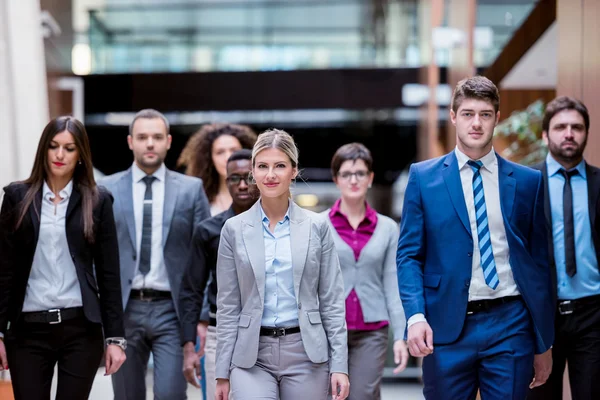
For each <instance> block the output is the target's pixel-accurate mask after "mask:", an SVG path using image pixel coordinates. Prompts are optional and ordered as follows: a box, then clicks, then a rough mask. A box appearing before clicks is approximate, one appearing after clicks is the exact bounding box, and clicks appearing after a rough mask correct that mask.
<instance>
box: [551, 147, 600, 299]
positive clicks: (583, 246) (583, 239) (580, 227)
mask: <svg viewBox="0 0 600 400" xmlns="http://www.w3.org/2000/svg"><path fill="white" fill-rule="evenodd" d="M546 165H547V168H548V190H549V192H550V208H551V210H552V240H553V242H554V260H555V263H556V277H557V283H558V298H559V299H562V300H573V299H579V298H582V297H587V296H593V295H598V294H600V272H598V260H597V259H596V251H595V248H594V242H593V240H592V227H591V223H590V214H589V207H588V188H587V174H586V170H585V162H584V161H582V162H580V163H579V164H578V165H577V166H576V167H575V169H577V171H579V174H577V175H574V176H572V177H571V189H572V190H573V222H574V228H575V261H576V263H577V273H576V274H575V275H574V276H573V277H570V276H569V275H567V271H566V266H565V235H564V219H563V189H564V186H565V178H564V176H563V175H562V174H561V173H560V172H559V171H560V169H561V168H562V166H561V165H560V164H559V163H558V162H557V161H556V160H555V159H554V158H552V156H551V155H550V154H548V157H547V158H546Z"/></svg>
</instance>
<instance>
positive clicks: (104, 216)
mask: <svg viewBox="0 0 600 400" xmlns="http://www.w3.org/2000/svg"><path fill="white" fill-rule="evenodd" d="M28 188H29V186H28V185H26V184H24V183H20V182H17V183H12V184H10V185H9V186H7V187H5V188H4V192H5V194H4V200H3V202H2V210H1V211H0V254H1V257H0V332H5V333H6V332H7V326H8V324H9V322H12V323H14V322H15V321H17V320H18V319H19V315H20V314H21V310H22V309H23V302H24V300H25V291H26V288H27V282H28V280H29V273H30V272H31V266H32V264H33V256H34V254H35V249H36V246H37V241H38V235H39V229H40V217H39V215H40V213H41V202H42V191H41V190H40V191H39V192H38V194H37V196H36V197H35V200H34V202H33V203H32V205H31V206H30V207H29V212H28V213H27V214H26V216H25V218H24V219H23V222H22V224H21V226H20V227H19V229H18V230H16V231H15V230H14V226H15V221H16V218H18V213H19V204H20V202H21V200H23V198H24V196H25V193H26V192H27V189H28ZM98 189H99V196H98V202H97V204H96V205H95V207H94V228H95V242H94V243H93V244H90V243H89V242H88V241H87V240H86V239H85V237H84V235H83V223H82V205H81V194H80V193H79V191H78V190H77V188H76V187H73V192H72V194H71V198H70V199H69V205H68V207H67V215H66V222H65V224H66V226H65V229H66V232H67V242H68V244H69V251H70V252H71V257H72V258H73V262H74V264H75V269H76V271H77V278H78V279H79V286H80V287H81V298H82V301H83V309H84V313H85V316H86V318H87V319H88V320H90V321H91V322H96V323H101V324H102V325H103V328H104V334H105V336H106V337H124V336H125V332H124V328H123V304H122V302H121V281H120V275H119V248H118V243H117V233H116V230H115V222H114V218H113V210H112V196H111V194H110V192H108V191H107V190H106V189H104V188H102V187H98ZM34 207H35V209H34ZM9 333H10V332H9Z"/></svg>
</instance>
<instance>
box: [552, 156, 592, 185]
mask: <svg viewBox="0 0 600 400" xmlns="http://www.w3.org/2000/svg"><path fill="white" fill-rule="evenodd" d="M546 168H547V169H548V176H553V175H555V174H557V173H558V171H560V170H561V169H563V166H562V165H560V163H559V162H558V161H556V160H555V159H554V157H552V155H551V154H550V153H548V155H547V156H546ZM573 169H576V170H577V171H578V172H579V175H581V176H582V177H583V179H587V176H586V171H585V161H584V160H581V162H580V163H579V164H577V166H576V167H575V168H573Z"/></svg>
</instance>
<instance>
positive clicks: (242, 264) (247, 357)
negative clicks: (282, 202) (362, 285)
mask: <svg viewBox="0 0 600 400" xmlns="http://www.w3.org/2000/svg"><path fill="white" fill-rule="evenodd" d="M289 215H290V234H291V244H292V268H293V273H294V293H295V295H296V302H297V304H298V321H299V324H300V332H301V335H302V342H303V344H304V349H305V350H306V354H307V355H308V357H309V358H310V359H311V361H312V362H314V363H324V362H329V365H330V372H332V373H333V372H341V373H348V345H347V332H346V317H345V312H346V310H345V300H344V283H343V280H342V274H341V270H340V264H339V260H338V255H337V251H336V250H335V246H334V243H333V238H332V235H331V231H330V228H329V225H328V223H327V221H326V220H325V219H324V218H323V217H322V216H319V215H318V214H316V213H313V212H311V211H307V210H304V209H302V208H300V207H299V206H297V205H296V204H294V203H293V202H292V203H291V205H290V214H289ZM264 249H265V246H264V239H263V224H262V221H261V213H260V201H259V202H257V203H256V204H255V205H254V206H253V207H252V208H251V209H250V210H248V211H246V212H244V213H242V214H239V215H237V216H235V217H233V218H231V219H229V220H228V221H227V222H226V223H225V226H224V227H223V230H222V232H221V242H220V244H219V256H218V261H217V277H218V279H217V284H218V293H217V363H216V377H217V378H223V379H228V378H229V372H230V370H231V368H233V367H234V366H238V367H241V368H250V367H252V366H253V365H254V364H255V363H256V360H257V356H258V340H259V332H260V326H261V319H262V314H263V309H264V297H265V250H264Z"/></svg>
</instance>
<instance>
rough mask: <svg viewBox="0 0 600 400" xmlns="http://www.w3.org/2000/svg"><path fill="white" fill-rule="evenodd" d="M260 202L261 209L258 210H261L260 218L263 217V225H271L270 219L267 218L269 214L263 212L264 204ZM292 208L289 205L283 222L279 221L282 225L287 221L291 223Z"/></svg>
mask: <svg viewBox="0 0 600 400" xmlns="http://www.w3.org/2000/svg"><path fill="white" fill-rule="evenodd" d="M258 202H259V207H258V208H259V209H260V217H261V218H260V219H261V221H262V222H263V223H266V224H268V223H269V217H267V214H265V210H263V208H262V204H261V203H260V200H259V201H258ZM290 206H291V205H290V204H288V209H287V211H286V213H285V216H284V217H283V220H281V221H279V223H280V224H282V223H284V222H286V221H289V219H290Z"/></svg>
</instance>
